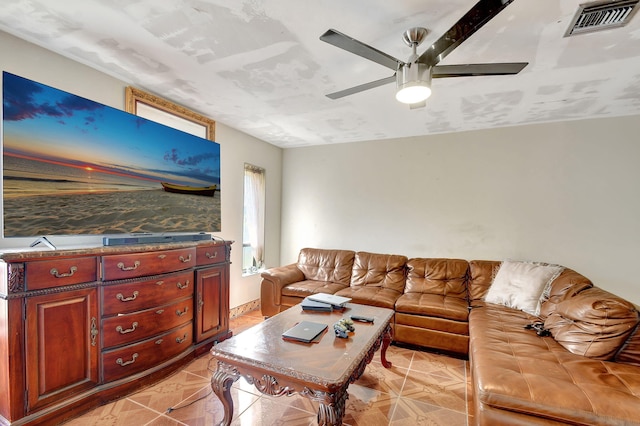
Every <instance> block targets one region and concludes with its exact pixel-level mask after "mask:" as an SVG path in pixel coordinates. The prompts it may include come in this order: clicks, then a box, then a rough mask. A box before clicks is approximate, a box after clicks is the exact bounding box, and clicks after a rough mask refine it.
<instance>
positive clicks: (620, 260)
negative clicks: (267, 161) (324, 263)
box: [281, 111, 640, 303]
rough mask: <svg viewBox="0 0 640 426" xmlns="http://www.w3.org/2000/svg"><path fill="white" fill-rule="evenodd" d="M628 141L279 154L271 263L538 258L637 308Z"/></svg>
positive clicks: (436, 139) (639, 249)
mask: <svg viewBox="0 0 640 426" xmlns="http://www.w3.org/2000/svg"><path fill="white" fill-rule="evenodd" d="M425 113H428V111H427V112H425ZM638 134H640V120H639V117H638V116H635V117H626V118H611V119H601V120H584V121H573V122H564V123H554V124H544V125H531V126H521V127H512V128H502V129H492V130H486V131H474V132H465V133H457V134H445V135H435V136H430V137H418V138H407V139H400V140H386V141H374V142H366V143H351V144H342V145H329V146H315V147H307V148H296V149H287V150H285V152H284V163H283V164H284V170H283V193H282V197H283V207H282V254H281V262H282V263H283V264H286V263H290V262H294V261H295V260H296V258H297V253H298V251H299V250H300V248H302V247H307V246H308V247H324V248H344V249H353V250H364V251H371V252H379V253H397V254H404V255H407V256H409V257H412V256H416V257H420V256H423V257H457V258H463V259H491V260H501V259H505V258H511V259H528V260H538V261H547V262H552V263H560V264H562V265H565V266H567V267H570V268H573V269H575V270H577V271H578V272H580V273H582V274H583V275H585V276H587V277H589V278H590V279H591V280H593V281H594V283H596V285H598V286H600V287H602V288H605V289H607V290H609V291H611V292H614V293H616V294H618V295H620V296H622V297H625V298H628V299H629V300H631V301H633V302H635V303H638V302H640V291H639V290H640V281H639V280H638V279H637V277H636V270H635V268H636V267H637V259H638V255H639V254H640V166H639V162H640V143H639V142H638Z"/></svg>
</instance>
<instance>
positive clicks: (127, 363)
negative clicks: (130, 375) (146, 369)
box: [116, 352, 138, 367]
mask: <svg viewBox="0 0 640 426" xmlns="http://www.w3.org/2000/svg"><path fill="white" fill-rule="evenodd" d="M137 358H138V353H137V352H136V353H135V354H133V356H132V357H131V361H123V360H122V358H118V359H116V364H118V365H120V366H122V367H124V366H127V365H129V364H133V363H134V362H136V359H137Z"/></svg>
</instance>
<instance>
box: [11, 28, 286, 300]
mask: <svg viewBox="0 0 640 426" xmlns="http://www.w3.org/2000/svg"><path fill="white" fill-rule="evenodd" d="M0 68H1V69H2V71H8V72H11V73H13V74H16V75H19V76H21V77H26V78H29V79H32V80H35V81H37V82H39V83H43V84H47V85H49V86H53V87H56V88H58V89H61V90H65V91H68V92H71V93H73V94H75V95H79V96H83V97H86V98H88V99H91V100H93V101H96V102H100V103H102V104H105V105H108V106H111V107H114V108H119V109H124V92H125V87H126V86H128V85H129V84H128V83H127V82H125V81H122V80H119V79H117V78H114V77H111V76H108V75H106V74H104V73H101V72H99V71H96V70H94V69H92V68H89V67H87V66H84V65H82V64H80V63H78V62H75V61H72V60H69V59H67V58H65V57H63V56H60V55H58V54H55V53H53V52H50V51H48V50H45V49H42V48H40V47H38V46H35V45H33V44H31V43H27V42H25V41H23V40H20V39H18V38H15V37H13V36H11V35H9V34H7V33H4V32H1V31H0ZM0 85H1V82H0ZM141 89H144V87H141ZM158 95H160V96H162V94H161V93H159V94H158ZM211 118H212V119H214V120H215V119H216V117H211ZM216 142H219V143H220V151H221V157H222V158H221V169H222V170H221V172H222V176H221V183H222V184H221V187H222V188H223V190H222V191H221V196H222V199H221V203H222V232H220V233H216V234H215V235H216V236H219V237H221V238H224V239H226V240H234V241H235V244H233V245H232V250H231V261H232V265H231V277H230V278H231V294H230V306H231V307H236V306H239V305H241V304H244V303H247V302H250V301H252V300H255V299H258V298H259V297H260V277H259V276H251V277H242V215H243V206H242V204H243V199H242V198H243V196H242V194H243V178H244V163H245V162H248V163H252V164H255V165H258V166H261V167H264V168H265V169H266V176H267V200H268V201H267V212H266V221H267V233H266V237H265V239H266V250H265V255H266V261H267V264H271V265H276V264H278V263H279V256H280V204H281V203H280V193H281V170H282V150H281V149H280V148H277V147H275V146H273V145H271V144H268V143H266V142H262V141H260V140H258V139H256V138H254V137H252V136H249V135H247V134H244V133H242V132H239V131H237V130H234V129H232V128H230V127H227V126H225V125H224V124H222V123H217V125H216ZM34 239H35V238H11V239H0V251H8V250H22V249H28V247H29V244H30V243H31V242H32V241H33V240H34ZM49 239H50V240H51V241H52V242H53V243H54V244H55V245H56V246H57V247H59V248H68V247H78V246H100V245H102V239H101V238H100V237H95V236H94V237H82V238H78V237H50V238H49ZM39 247H42V246H39ZM42 249H45V250H46V248H45V247H42Z"/></svg>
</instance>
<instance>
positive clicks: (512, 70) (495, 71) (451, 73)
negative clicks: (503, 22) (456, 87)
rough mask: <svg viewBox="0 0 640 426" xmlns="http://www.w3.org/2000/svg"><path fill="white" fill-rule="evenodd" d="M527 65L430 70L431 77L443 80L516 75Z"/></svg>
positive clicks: (501, 64) (447, 66) (474, 65)
mask: <svg viewBox="0 0 640 426" xmlns="http://www.w3.org/2000/svg"><path fill="white" fill-rule="evenodd" d="M528 64H529V63H528V62H502V63H500V62H498V63H494V64H464V65H436V66H435V67H433V68H432V69H431V77H432V78H445V77H473V76H480V75H509V74H518V73H519V72H520V71H522V69H523V68H524V67H526V66H527V65H528Z"/></svg>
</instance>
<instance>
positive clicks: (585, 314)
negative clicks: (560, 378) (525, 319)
mask: <svg viewBox="0 0 640 426" xmlns="http://www.w3.org/2000/svg"><path fill="white" fill-rule="evenodd" d="M638 321H639V318H638V311H637V310H636V309H635V307H634V306H633V304H632V303H630V302H628V301H626V300H624V299H622V298H620V297H618V296H616V295H613V294H611V293H609V292H607V291H605V290H602V289H600V288H598V287H593V288H589V289H587V290H584V291H582V292H580V293H578V294H577V295H575V296H574V297H570V298H568V299H566V300H564V301H563V302H561V303H559V304H558V305H557V307H556V309H555V311H554V312H553V313H552V314H551V315H549V316H548V317H547V319H546V320H545V323H544V324H545V328H547V329H548V330H549V331H551V334H552V335H553V337H554V338H555V339H556V341H557V342H558V343H560V344H561V345H562V346H564V347H565V348H566V349H567V350H569V351H571V352H573V353H574V354H578V355H582V356H586V357H590V358H596V359H603V360H608V359H611V358H613V356H614V355H615V354H616V352H617V351H618V350H619V349H620V348H621V346H622V344H623V343H624V342H625V341H626V339H627V338H628V337H629V335H630V333H631V332H632V331H633V330H634V328H635V327H636V325H637V324H638Z"/></svg>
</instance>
